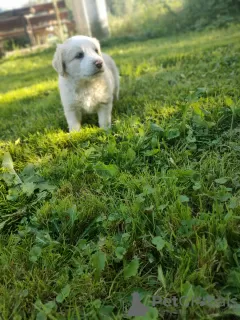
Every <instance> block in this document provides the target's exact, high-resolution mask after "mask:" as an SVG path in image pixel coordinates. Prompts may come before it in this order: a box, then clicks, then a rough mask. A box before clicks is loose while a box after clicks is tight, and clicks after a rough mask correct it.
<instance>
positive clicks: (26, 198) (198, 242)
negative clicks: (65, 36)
mask: <svg viewBox="0 0 240 320" xmlns="http://www.w3.org/2000/svg"><path fill="white" fill-rule="evenodd" d="M239 38H240V32H239V29H238V28H237V27H231V28H230V29H225V30H220V31H219V30H218V31H209V32H206V33H199V34H197V33H192V34H188V35H184V36H180V37H170V38H165V39H154V40H149V41H143V42H135V41H134V42H130V43H129V42H128V43H127V44H122V45H116V46H114V47H108V48H107V52H108V53H110V54H112V55H113V57H114V58H115V60H116V62H117V65H118V66H119V69H120V75H121V94H120V100H119V101H118V102H117V103H116V104H115V105H114V109H113V126H112V129H111V130H110V131H108V132H105V131H103V130H101V129H99V128H98V126H97V118H96V116H94V115H92V116H88V117H86V118H85V119H84V125H83V129H82V131H81V132H79V133H73V134H69V133H68V130H67V124H66V120H65V118H64V114H63V110H62V106H61V103H60V97H59V93H58V89H57V74H56V72H55V71H54V70H53V68H52V67H51V59H52V55H53V50H52V51H51V50H47V51H46V52H40V53H37V54H30V55H27V56H20V55H18V56H15V57H11V58H9V59H5V60H3V61H2V63H1V68H0V80H1V83H0V92H1V95H0V116H1V122H0V158H2V156H3V154H4V153H5V152H6V151H9V152H10V154H11V156H12V158H13V163H14V168H15V170H16V172H17V174H18V175H19V176H20V177H21V179H22V180H23V184H20V185H19V186H18V187H17V188H15V189H14V188H13V187H12V186H11V183H10V182H9V181H7V182H8V183H5V182H4V181H3V180H0V208H1V209H0V232H1V235H0V269H1V272H0V296H1V299H0V312H1V315H2V317H3V319H14V320H19V319H35V318H36V316H38V319H41V317H42V319H46V317H49V319H71V320H72V319H103V320H105V319H106V320H108V319H109V320H110V319H118V320H120V319H125V315H126V312H125V311H126V309H128V308H129V306H130V299H131V294H132V292H134V291H139V292H141V296H142V297H143V299H145V300H144V301H146V304H147V301H148V304H149V305H150V304H151V298H149V297H151V296H152V295H153V294H158V295H160V296H161V297H162V298H163V299H164V298H171V297H173V296H177V297H180V296H183V295H184V296H185V295H188V294H191V295H193V296H195V297H199V295H202V296H203V297H207V294H211V295H214V296H218V295H222V296H227V295H230V296H231V297H232V298H235V299H239V298H240V296H239V288H240V284H239V281H238V280H237V279H238V277H239V274H240V271H239V240H240V238H239V226H238V220H239V215H240V201H239V199H240V184H239V179H240V167H239V157H240V154H239V153H240V148H239V141H240V131H239V125H240V110H239V108H240V104H239V88H240V77H239V74H240V73H239V72H240V53H239V46H240V43H239ZM104 51H105V50H104ZM20 69H21V70H20ZM2 79H4V80H2ZM28 163H32V164H34V167H35V169H36V170H37V173H38V174H39V175H40V176H41V178H42V179H44V184H43V186H42V188H51V186H52V185H54V186H55V187H56V189H55V190H54V192H53V193H50V194H48V193H47V191H46V190H45V189H44V190H43V192H42V191H41V188H40V187H38V183H39V181H38V179H39V178H37V177H36V175H34V174H33V173H32V171H31V170H32V169H31V167H30V168H29V167H28V169H27V172H26V171H25V175H24V172H23V169H24V168H25V167H26V165H27V164H28ZM29 194H30V195H29ZM50 196H51V197H50ZM1 227H2V229H1ZM136 260H137V261H138V262H136ZM132 261H133V263H132V264H131V262H132ZM138 264H139V267H138ZM133 266H135V267H133ZM126 268H130V271H131V272H130V277H129V278H128V277H127V275H126ZM159 270H162V274H159ZM128 271H129V270H128ZM63 295H64V298H63ZM165 309H167V310H165ZM165 311H166V312H165ZM170 311H173V312H177V313H178V315H177V316H176V318H177V317H178V318H179V319H202V320H205V319H212V318H213V317H215V316H216V315H219V317H223V315H224V313H227V312H228V313H230V316H227V315H226V317H225V319H233V317H234V316H236V317H237V315H238V312H239V311H238V310H233V309H231V310H230V309H229V308H227V307H226V308H225V309H224V308H222V307H220V306H213V305H210V306H199V305H194V306H190V307H189V308H187V309H185V308H183V307H182V308H181V307H180V308H178V309H176V308H175V309H174V308H171V310H169V308H165V307H163V306H159V308H155V309H153V310H152V312H153V314H154V313H155V316H153V317H152V318H151V319H152V320H158V319H168V318H169V319H171V317H172V316H171V315H170V313H169V312H170ZM112 312H113V313H114V316H113V315H111V314H112ZM103 313H104V315H103ZM157 314H158V315H157Z"/></svg>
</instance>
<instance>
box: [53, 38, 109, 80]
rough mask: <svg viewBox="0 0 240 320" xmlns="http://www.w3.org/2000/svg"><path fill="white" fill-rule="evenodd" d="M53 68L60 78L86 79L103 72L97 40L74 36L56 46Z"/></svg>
mask: <svg viewBox="0 0 240 320" xmlns="http://www.w3.org/2000/svg"><path fill="white" fill-rule="evenodd" d="M52 65H53V68H54V69H55V70H56V71H57V72H58V73H59V74H60V75H61V76H70V77H72V78H74V79H75V80H81V79H87V78H92V77H94V76H97V75H99V74H101V73H102V72H104V61H103V58H102V55H101V49H100V44H99V42H98V40H97V39H95V38H89V37H85V36H74V37H72V38H69V39H68V40H66V41H65V42H64V43H63V44H60V45H58V46H57V49H56V52H55V55H54V58H53V62H52Z"/></svg>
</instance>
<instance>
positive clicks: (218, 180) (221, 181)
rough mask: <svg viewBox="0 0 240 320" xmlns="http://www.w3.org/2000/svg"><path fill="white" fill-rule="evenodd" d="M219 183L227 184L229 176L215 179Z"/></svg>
mask: <svg viewBox="0 0 240 320" xmlns="http://www.w3.org/2000/svg"><path fill="white" fill-rule="evenodd" d="M214 181H215V182H216V183H217V184H225V183H226V182H228V178H224V177H223V178H219V179H215V180H214Z"/></svg>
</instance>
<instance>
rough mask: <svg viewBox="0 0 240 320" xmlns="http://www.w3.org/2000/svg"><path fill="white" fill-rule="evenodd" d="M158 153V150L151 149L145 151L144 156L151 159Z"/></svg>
mask: <svg viewBox="0 0 240 320" xmlns="http://www.w3.org/2000/svg"><path fill="white" fill-rule="evenodd" d="M157 153H159V149H152V150H147V151H145V152H144V155H145V156H146V157H151V156H154V155H155V154H157Z"/></svg>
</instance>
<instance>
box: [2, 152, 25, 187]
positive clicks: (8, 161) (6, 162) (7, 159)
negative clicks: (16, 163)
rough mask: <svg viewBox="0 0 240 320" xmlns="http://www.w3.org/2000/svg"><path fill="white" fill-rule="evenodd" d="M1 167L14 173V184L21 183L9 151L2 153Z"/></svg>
mask: <svg viewBox="0 0 240 320" xmlns="http://www.w3.org/2000/svg"><path fill="white" fill-rule="evenodd" d="M2 167H3V168H4V169H6V170H7V171H8V172H9V173H11V174H13V175H14V182H15V184H20V183H22V181H21V179H20V178H19V176H18V175H17V173H16V171H15V170H14V167H13V160H12V157H11V155H10V153H9V152H5V153H4V155H3V161H2Z"/></svg>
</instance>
